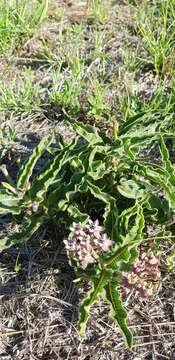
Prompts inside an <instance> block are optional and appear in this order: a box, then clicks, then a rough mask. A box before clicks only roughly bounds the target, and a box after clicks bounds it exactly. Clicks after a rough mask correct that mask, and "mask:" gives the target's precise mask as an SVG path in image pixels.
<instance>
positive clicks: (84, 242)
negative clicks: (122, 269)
mask: <svg viewBox="0 0 175 360" xmlns="http://www.w3.org/2000/svg"><path fill="white" fill-rule="evenodd" d="M64 244H65V247H66V250H67V253H68V255H69V256H71V257H73V258H74V259H75V260H76V261H77V262H78V263H79V265H80V267H82V268H83V269H86V267H87V266H88V265H89V264H92V263H94V262H96V261H97V260H98V257H99V255H100V254H101V253H104V252H107V251H109V248H110V246H111V245H112V240H110V239H109V238H108V236H107V235H106V234H105V233H104V232H103V228H102V226H100V225H99V222H98V220H96V221H94V222H93V221H91V220H90V221H89V223H88V224H86V225H84V226H83V225H81V224H76V223H73V225H72V228H71V233H70V234H69V237H68V239H67V240H64Z"/></svg>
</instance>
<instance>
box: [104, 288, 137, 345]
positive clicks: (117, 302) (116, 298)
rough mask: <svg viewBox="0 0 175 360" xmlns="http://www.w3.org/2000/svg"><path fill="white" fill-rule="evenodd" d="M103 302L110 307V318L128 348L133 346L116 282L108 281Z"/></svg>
mask: <svg viewBox="0 0 175 360" xmlns="http://www.w3.org/2000/svg"><path fill="white" fill-rule="evenodd" d="M105 295H106V296H105V300H107V302H108V303H109V304H110V305H111V311H110V316H111V317H112V318H113V319H114V320H116V321H117V324H118V326H119V329H120V331H121V333H122V334H123V335H124V339H125V341H126V344H127V346H128V347H129V348H131V347H132V344H133V336H132V333H131V331H130V330H129V328H128V326H127V322H126V321H127V317H128V315H127V311H126V310H125V308H124V306H123V304H122V300H121V296H120V292H119V289H118V284H117V283H116V282H113V281H110V282H109V283H108V284H107V285H106V286H105Z"/></svg>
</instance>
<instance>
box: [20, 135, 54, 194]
mask: <svg viewBox="0 0 175 360" xmlns="http://www.w3.org/2000/svg"><path fill="white" fill-rule="evenodd" d="M51 141H52V136H51V135H50V136H48V137H47V138H44V139H42V140H41V141H40V143H39V144H38V145H37V146H36V147H35V149H34V150H33V153H32V155H31V156H30V157H29V159H28V160H27V162H26V163H25V164H24V165H23V166H22V167H21V169H20V171H19V174H18V180H17V187H18V188H19V189H28V187H29V179H30V177H31V175H32V172H33V169H34V167H35V165H36V163H37V161H38V159H39V158H40V157H41V156H42V154H43V153H44V151H45V150H46V149H47V148H48V146H49V145H50V143H51Z"/></svg>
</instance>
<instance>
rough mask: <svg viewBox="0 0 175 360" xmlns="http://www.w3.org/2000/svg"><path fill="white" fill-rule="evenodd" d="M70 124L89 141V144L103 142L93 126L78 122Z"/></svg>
mask: <svg viewBox="0 0 175 360" xmlns="http://www.w3.org/2000/svg"><path fill="white" fill-rule="evenodd" d="M72 126H73V128H74V129H75V130H76V132H77V133H78V134H79V135H80V136H82V137H83V138H84V139H85V140H86V141H87V142H88V143H89V145H96V144H101V143H103V139H102V138H101V136H100V135H99V133H98V131H97V129H96V128H95V127H94V126H91V125H84V124H80V123H78V122H74V123H73V124H72Z"/></svg>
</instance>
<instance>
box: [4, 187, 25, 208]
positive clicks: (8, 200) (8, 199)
mask: <svg viewBox="0 0 175 360" xmlns="http://www.w3.org/2000/svg"><path fill="white" fill-rule="evenodd" d="M21 204H22V199H21V198H20V197H17V196H15V195H12V194H9V192H8V191H7V190H5V189H4V190H0V214H20V212H21Z"/></svg>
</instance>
